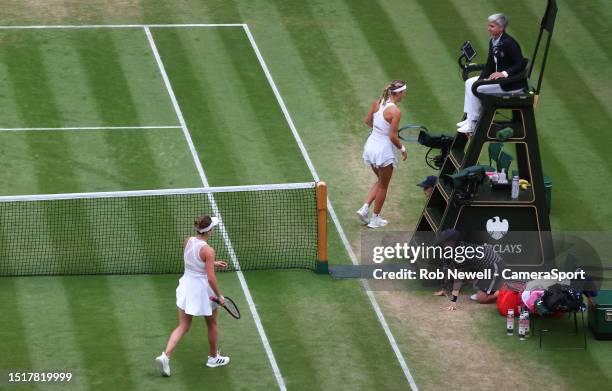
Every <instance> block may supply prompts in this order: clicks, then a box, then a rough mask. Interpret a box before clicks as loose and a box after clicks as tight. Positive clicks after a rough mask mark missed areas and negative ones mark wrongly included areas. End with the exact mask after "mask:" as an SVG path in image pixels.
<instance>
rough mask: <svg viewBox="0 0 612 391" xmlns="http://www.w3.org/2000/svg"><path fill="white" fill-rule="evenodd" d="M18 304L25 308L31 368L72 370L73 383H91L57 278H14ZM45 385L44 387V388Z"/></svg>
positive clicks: (26, 336)
mask: <svg viewBox="0 0 612 391" xmlns="http://www.w3.org/2000/svg"><path fill="white" fill-rule="evenodd" d="M13 281H14V286H15V289H16V293H17V299H16V300H17V303H16V304H17V305H18V306H19V308H22V309H27V311H23V314H22V318H23V328H22V329H21V330H20V331H22V332H23V334H24V341H27V344H28V351H29V354H30V357H32V366H31V367H30V369H32V370H47V371H49V370H53V369H55V370H65V371H70V372H72V373H73V376H74V384H75V385H77V387H79V386H80V387H83V388H85V387H86V385H87V384H88V383H89V379H88V378H87V374H86V373H85V371H84V368H83V367H82V364H83V358H82V356H81V353H80V351H79V350H78V348H77V345H76V341H75V337H74V329H73V328H72V323H70V322H69V321H68V319H69V318H70V315H69V312H68V305H67V304H68V303H67V300H66V292H65V291H64V287H63V285H62V284H61V283H60V281H59V280H58V279H56V278H47V277H30V278H16V279H13ZM42 388H43V387H41V389H42Z"/></svg>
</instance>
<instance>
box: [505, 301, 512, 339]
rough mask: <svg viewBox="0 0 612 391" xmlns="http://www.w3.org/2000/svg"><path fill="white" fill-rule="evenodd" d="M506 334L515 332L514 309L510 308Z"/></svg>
mask: <svg viewBox="0 0 612 391" xmlns="http://www.w3.org/2000/svg"><path fill="white" fill-rule="evenodd" d="M506 334H508V335H512V334H514V310H513V309H512V308H510V309H509V310H508V315H507V316H506Z"/></svg>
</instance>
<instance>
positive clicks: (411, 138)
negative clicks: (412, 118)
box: [397, 124, 427, 142]
mask: <svg viewBox="0 0 612 391" xmlns="http://www.w3.org/2000/svg"><path fill="white" fill-rule="evenodd" d="M410 129H417V130H418V131H419V132H420V131H421V130H424V131H425V132H427V128H426V127H424V126H423V125H418V124H417V125H405V126H402V127H401V128H399V129H398V130H397V136H398V137H399V138H400V139H402V140H404V141H408V142H415V141H418V139H419V137H418V135H417V136H411V135H408V131H409V130H410ZM402 132H403V133H402Z"/></svg>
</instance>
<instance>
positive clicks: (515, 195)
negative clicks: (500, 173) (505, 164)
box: [511, 175, 519, 200]
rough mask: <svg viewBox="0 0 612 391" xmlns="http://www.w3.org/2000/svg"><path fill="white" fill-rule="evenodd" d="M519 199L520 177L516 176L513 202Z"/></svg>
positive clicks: (514, 177)
mask: <svg viewBox="0 0 612 391" xmlns="http://www.w3.org/2000/svg"><path fill="white" fill-rule="evenodd" d="M518 197H519V177H518V175H515V176H513V177H512V193H511V198H512V199H513V200H516V199H518Z"/></svg>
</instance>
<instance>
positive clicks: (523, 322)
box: [518, 311, 529, 341]
mask: <svg viewBox="0 0 612 391" xmlns="http://www.w3.org/2000/svg"><path fill="white" fill-rule="evenodd" d="M528 324H529V319H528V318H527V314H526V312H524V311H523V312H521V316H520V318H519V329H518V334H519V339H520V340H521V341H524V340H525V333H526V331H527V327H528Z"/></svg>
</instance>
